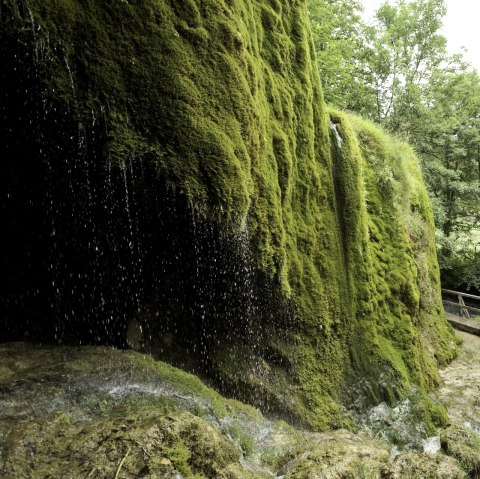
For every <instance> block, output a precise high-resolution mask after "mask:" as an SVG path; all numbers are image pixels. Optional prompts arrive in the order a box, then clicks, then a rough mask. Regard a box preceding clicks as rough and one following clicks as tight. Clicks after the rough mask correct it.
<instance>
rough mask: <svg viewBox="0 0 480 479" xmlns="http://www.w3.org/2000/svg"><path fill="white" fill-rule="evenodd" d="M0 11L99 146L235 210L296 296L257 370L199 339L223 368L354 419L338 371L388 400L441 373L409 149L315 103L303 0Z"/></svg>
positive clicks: (206, 213) (33, 1)
mask: <svg viewBox="0 0 480 479" xmlns="http://www.w3.org/2000/svg"><path fill="white" fill-rule="evenodd" d="M0 20H1V22H0V36H1V38H2V39H4V38H10V39H12V38H13V39H18V41H19V42H20V44H27V45H28V47H29V48H31V50H32V51H33V52H34V55H35V56H36V60H37V65H38V68H39V70H40V72H41V73H40V76H41V78H42V81H43V83H44V85H45V93H46V96H47V97H48V98H49V99H50V100H51V101H53V102H55V104H56V105H60V108H62V109H64V110H65V111H69V112H70V113H71V114H72V115H73V116H74V117H75V118H77V119H78V121H79V122H91V121H92V116H103V118H104V121H105V124H106V128H107V131H106V134H105V141H104V142H103V144H102V148H103V150H104V160H105V161H110V162H114V163H118V164H122V163H124V162H127V161H130V160H131V159H132V158H134V159H135V161H140V160H141V159H143V160H148V161H151V162H153V163H155V165H156V167H157V169H158V171H159V174H161V176H162V177H163V178H164V180H165V182H166V183H167V185H168V186H169V187H171V188H172V189H173V190H175V191H176V192H177V193H179V194H181V195H184V196H186V197H187V198H188V199H189V200H190V201H191V203H192V204H193V205H194V207H195V208H196V209H197V210H198V212H199V213H200V214H201V215H202V217H204V218H205V219H206V220H207V221H211V222H215V223H217V224H220V225H222V228H223V229H224V230H225V231H229V232H232V231H233V232H234V233H235V232H238V231H240V230H241V229H242V228H245V227H246V228H247V230H248V232H249V238H250V249H251V252H252V256H253V258H254V261H255V264H256V267H257V268H258V270H260V271H261V272H262V273H264V274H266V276H267V277H269V278H271V281H272V282H276V283H278V284H279V288H280V291H281V292H282V294H283V295H284V296H285V297H287V298H289V299H290V300H291V302H292V303H293V304H294V308H295V316H296V318H297V321H296V322H295V326H294V327H293V326H290V327H288V328H287V327H283V326H282V327H276V326H275V324H273V325H266V326H264V328H266V330H267V331H268V333H269V334H268V335H265V336H264V337H265V339H264V342H265V345H264V346H265V348H264V349H265V350H270V351H271V350H275V351H276V352H277V356H280V357H282V358H284V361H283V362H282V364H280V365H279V364H276V363H275V362H272V361H271V359H270V356H268V355H266V354H263V353H261V352H260V353H259V354H260V356H262V355H263V356H262V357H261V358H254V359H255V361H258V360H260V359H261V360H263V361H266V363H268V365H269V366H268V367H269V368H270V369H269V370H271V371H272V373H271V375H270V377H269V380H268V381H264V380H263V379H262V377H261V376H258V375H257V376H255V374H251V375H248V374H243V372H244V370H245V369H244V368H245V363H246V360H244V362H243V363H242V361H241V360H240V361H234V360H232V358H235V357H238V358H240V359H241V358H245V356H244V355H242V354H241V352H242V348H244V347H245V345H244V344H242V343H240V342H239V344H237V345H235V344H234V345H229V347H228V348H226V350H225V349H222V348H221V347H220V348H218V350H217V351H213V352H212V356H213V359H212V362H213V364H214V366H215V368H216V370H215V375H216V376H217V377H220V378H221V381H222V383H223V384H230V385H231V386H233V387H235V386H239V385H240V386H241V388H240V389H242V390H243V391H247V393H245V395H246V396H248V394H250V393H253V392H254V391H257V392H258V391H260V396H262V395H263V396H265V397H267V398H269V399H271V401H272V402H276V403H278V409H280V410H283V411H288V414H289V415H290V416H291V417H292V418H293V419H294V420H296V421H299V422H301V423H303V424H306V425H308V426H310V427H314V428H317V429H325V428H327V427H330V426H342V425H349V424H350V423H349V420H348V419H346V416H345V415H344V414H343V412H342V407H341V406H340V404H341V402H342V399H344V403H345V404H346V405H349V403H350V399H349V396H350V395H351V394H352V390H353V389H352V388H354V389H355V391H356V392H357V393H358V394H360V395H361V396H362V398H364V400H365V402H367V403H368V402H378V401H382V400H388V401H389V402H394V401H395V400H397V399H399V398H402V397H405V395H406V394H407V392H408V391H409V389H410V387H411V386H412V384H416V385H417V386H419V387H420V389H421V390H422V391H424V392H425V391H426V390H427V389H428V388H430V387H433V386H434V385H435V384H437V383H438V375H437V372H436V368H437V364H438V363H445V362H446V361H448V360H450V359H451V358H452V357H453V355H454V347H452V345H451V342H452V339H453V334H452V331H451V329H450V328H449V326H448V325H447V323H446V321H445V318H444V315H443V311H442V306H441V301H440V291H439V288H440V285H439V280H438V266H437V263H436V256H435V245H434V241H433V222H432V214H431V210H430V206H429V204H428V200H427V195H426V192H425V188H424V185H423V180H422V178H421V174H420V172H419V169H418V164H417V160H416V159H415V156H414V154H413V152H412V151H411V149H409V148H408V147H407V146H406V145H404V144H401V143H399V142H397V141H396V140H394V139H392V138H389V137H387V136H386V135H385V134H383V133H382V132H380V131H379V130H377V129H376V128H375V127H373V126H372V125H371V124H368V123H365V122H363V121H362V120H360V119H358V118H354V117H350V116H345V115H343V114H341V113H339V112H330V114H329V112H327V111H326V107H325V105H324V102H323V97H322V92H321V87H320V80H319V78H318V74H317V69H316V67H315V59H314V52H313V47H312V42H311V38H310V33H309V27H308V23H307V14H306V9H305V4H304V2H303V1H300V0H295V1H278V0H260V1H252V0H235V1H232V0H202V1H193V0H182V1H178V0H145V1H143V2H128V1H119V0H116V1H113V0H108V1H98V0H88V1H86V2H80V1H78V0H29V1H28V2H26V1H13V0H7V1H4V2H3V3H2V5H1V7H0ZM330 122H332V123H333V124H334V125H335V128H336V129H337V134H338V135H339V137H340V140H341V141H339V140H338V139H337V138H336V137H335V135H333V134H332V135H330V133H329V124H330ZM236 355H238V356H236ZM252 361H253V359H252ZM285 364H288V374H287V373H286V370H285Z"/></svg>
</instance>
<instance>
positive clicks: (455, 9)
mask: <svg viewBox="0 0 480 479" xmlns="http://www.w3.org/2000/svg"><path fill="white" fill-rule="evenodd" d="M384 1H385V0H361V2H362V4H363V6H364V8H365V13H366V15H367V16H368V17H370V16H372V15H373V14H374V12H375V10H376V9H377V8H378V7H379V6H380V5H381V4H382V3H384ZM445 3H446V5H447V15H446V16H445V18H444V25H443V28H442V30H441V33H442V35H444V36H445V37H446V38H447V40H448V50H449V52H450V53H457V52H459V51H460V49H461V47H462V46H464V47H466V48H467V50H468V53H467V54H466V55H465V58H467V60H468V61H469V62H471V63H472V65H473V66H474V67H475V68H476V69H477V71H479V72H480V28H479V18H480V1H479V0H445Z"/></svg>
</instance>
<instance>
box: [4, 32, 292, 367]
mask: <svg viewBox="0 0 480 479" xmlns="http://www.w3.org/2000/svg"><path fill="white" fill-rule="evenodd" d="M24 45H28V42H21V41H19V40H16V39H11V38H6V39H2V42H1V43H0V62H1V65H2V68H1V69H0V108H1V110H0V131H1V141H0V158H1V161H0V182H1V184H0V204H1V210H0V211H1V212H0V224H1V231H2V233H1V235H2V245H3V251H2V255H1V259H0V261H1V263H0V274H1V296H0V341H14V340H30V341H34V342H59V343H67V344H80V343H81V344H109V345H115V346H118V347H124V346H126V334H127V328H128V325H129V323H130V322H131V321H132V320H133V319H136V320H137V321H138V322H139V323H140V324H141V325H142V328H143V331H144V338H143V344H144V347H145V348H146V349H149V350H152V351H153V352H154V353H155V354H157V355H159V356H160V357H163V358H167V359H170V360H171V361H172V362H174V363H176V364H179V365H181V366H184V367H186V368H187V369H196V370H197V368H200V369H203V370H208V368H209V358H210V357H211V353H212V350H214V349H215V348H216V347H217V346H218V345H220V344H221V345H222V346H223V347H224V346H225V344H229V343H231V344H233V343H235V344H238V343H247V344H249V345H251V346H252V348H253V350H257V351H258V352H259V353H260V354H261V353H262V351H261V349H262V348H263V347H264V345H265V344H266V343H267V342H268V341H266V338H265V335H266V334H267V333H266V331H267V330H268V331H271V329H272V325H274V328H275V330H276V334H277V335H278V334H280V333H279V332H280V331H281V330H285V329H286V328H287V325H288V324H290V323H291V320H292V316H291V308H290V307H289V305H288V304H287V302H286V301H285V300H283V299H282V298H281V295H280V293H279V290H278V285H277V284H276V283H275V281H273V280H271V279H269V278H267V277H265V276H264V275H263V274H261V273H259V272H258V271H257V270H255V268H254V267H253V266H252V263H253V262H252V258H251V257H250V254H249V241H250V240H249V238H248V237H247V235H246V234H239V233H236V234H228V233H225V232H223V233H222V232H221V231H220V230H219V228H218V227H216V226H214V225H212V224H210V223H208V222H206V221H203V220H200V219H199V217H198V216H197V215H196V214H194V212H193V209H192V207H191V205H190V204H189V203H188V202H187V201H186V200H185V198H183V197H182V196H181V195H177V194H175V193H174V192H173V191H171V190H169V189H167V188H166V186H165V183H164V181H163V180H162V178H161V176H160V175H159V174H158V172H157V170H156V168H155V166H154V161H153V160H152V159H147V158H143V159H142V158H131V159H130V160H129V161H128V162H127V163H126V164H125V165H110V164H109V162H108V159H107V158H106V155H105V145H106V139H107V136H108V135H107V130H108V121H107V120H105V119H104V118H103V117H98V116H97V117H95V113H92V117H91V118H90V119H89V120H88V121H87V122H84V123H79V122H78V121H77V120H75V115H74V113H73V109H72V110H69V108H68V107H66V106H65V105H63V104H59V103H55V102H54V101H53V100H52V99H51V98H50V97H47V95H46V92H45V91H44V88H43V87H42V81H41V72H40V70H39V66H38V63H37V62H35V61H34V58H33V53H32V50H31V48H29V47H27V46H24ZM265 347H266V346H265ZM265 355H266V356H268V355H269V353H268V350H267V349H266V350H265Z"/></svg>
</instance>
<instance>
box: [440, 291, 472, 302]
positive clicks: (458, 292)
mask: <svg viewBox="0 0 480 479" xmlns="http://www.w3.org/2000/svg"><path fill="white" fill-rule="evenodd" d="M442 293H446V294H454V295H455V296H463V297H464V298H470V299H476V300H478V301H480V296H475V295H473V294H467V293H460V291H452V290H450V289H442Z"/></svg>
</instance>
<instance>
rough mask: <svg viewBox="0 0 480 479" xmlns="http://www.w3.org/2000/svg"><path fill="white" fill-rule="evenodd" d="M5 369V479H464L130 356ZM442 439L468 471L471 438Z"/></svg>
mask: <svg viewBox="0 0 480 479" xmlns="http://www.w3.org/2000/svg"><path fill="white" fill-rule="evenodd" d="M0 364H2V370H0V405H1V408H0V477H2V478H5V479H7V478H8V479H10V478H15V479H23V478H25V479H27V478H28V479H43V478H46V477H63V476H64V475H65V471H68V474H69V476H68V477H72V478H75V479H76V478H85V477H96V478H98V479H112V478H115V477H132V478H139V479H140V478H141V479H160V478H176V477H182V478H185V479H189V478H196V479H201V478H225V479H237V478H238V479H240V478H242V479H249V478H252V479H253V478H255V479H263V478H272V477H284V478H285V479H307V478H316V477H322V478H328V479H344V478H347V477H348V478H351V479H404V478H409V479H410V478H411V479H415V478H418V479H441V478H444V479H447V478H448V479H454V478H455V479H456V478H464V477H465V474H464V473H463V472H462V471H461V469H460V468H459V465H458V463H457V462H456V461H455V460H454V459H452V458H450V457H446V456H444V455H431V454H422V453H415V454H413V453H405V452H399V451H398V449H397V448H396V447H395V446H394V447H392V445H391V444H389V443H388V442H385V441H382V440H380V439H378V438H375V439H374V438H372V437H371V436H369V435H367V434H365V432H364V431H361V432H359V433H358V434H354V433H352V432H349V431H345V430H337V431H329V432H326V433H313V432H307V431H305V430H297V429H294V428H293V427H292V426H289V425H288V424H286V423H284V422H282V421H271V420H267V419H266V418H264V417H263V416H262V414H261V413H260V412H259V411H258V410H255V409H254V408H252V407H250V406H246V405H244V404H241V403H239V402H238V401H234V400H231V399H225V398H224V397H222V396H220V395H219V394H218V393H217V392H215V391H214V390H212V389H210V388H208V387H207V386H206V385H204V384H203V383H202V382H201V381H200V380H199V379H198V378H197V377H195V376H193V375H191V374H188V373H185V372H183V371H181V370H179V369H176V368H173V367H172V366H170V365H168V364H166V363H163V362H160V361H154V360H153V359H152V358H151V357H150V356H145V355H143V354H140V353H137V352H133V351H119V350H115V349H113V348H106V347H91V346H87V347H72V346H69V347H65V346H63V347H61V346H53V347H52V346H50V347H45V346H44V347H39V346H32V345H28V344H25V343H9V344H2V345H0ZM445 434H446V435H445V438H444V440H446V441H447V442H448V446H447V447H448V448H447V451H448V452H451V453H452V454H453V455H454V457H457V458H458V459H459V461H460V462H461V464H462V465H464V466H465V467H467V468H468V470H469V471H473V469H472V466H471V464H472V463H471V462H469V463H467V462H466V459H469V458H468V457H467V455H468V454H470V459H469V460H470V461H472V457H473V456H472V455H471V453H473V449H472V450H467V452H466V453H465V451H464V452H463V453H462V455H459V451H460V450H461V449H462V447H463V446H464V445H465V441H462V440H461V438H460V443H459V444H457V440H458V439H459V438H458V437H455V436H456V435H457V433H456V432H453V435H452V430H447V431H446V432H445ZM447 436H448V439H446V438H447ZM477 463H478V460H477ZM477 463H475V464H477ZM472 477H473V476H472Z"/></svg>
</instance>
